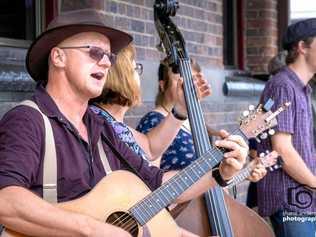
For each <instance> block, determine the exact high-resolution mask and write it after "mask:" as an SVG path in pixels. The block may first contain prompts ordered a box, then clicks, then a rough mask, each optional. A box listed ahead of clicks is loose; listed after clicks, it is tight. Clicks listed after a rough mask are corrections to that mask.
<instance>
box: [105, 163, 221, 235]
mask: <svg viewBox="0 0 316 237" xmlns="http://www.w3.org/2000/svg"><path fill="white" fill-rule="evenodd" d="M215 160H216V158H215ZM203 161H204V160H203V159H199V160H198V161H197V162H196V163H195V164H194V165H195V166H199V167H201V165H200V164H201V163H202V162H203ZM215 162H217V160H216V161H215ZM184 182H185V181H184ZM136 205H137V204H136ZM122 218H123V219H122ZM118 222H121V223H123V225H121V227H124V229H125V230H130V228H132V229H133V228H135V227H137V224H136V225H135V221H134V220H133V219H132V218H131V217H130V214H128V213H124V214H123V215H122V216H120V217H118V218H116V220H114V222H110V224H113V225H116V224H117V223H118ZM133 224H134V226H133ZM130 225H132V226H130Z"/></svg>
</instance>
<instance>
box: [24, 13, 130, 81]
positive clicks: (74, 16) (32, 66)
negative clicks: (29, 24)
mask: <svg viewBox="0 0 316 237" xmlns="http://www.w3.org/2000/svg"><path fill="white" fill-rule="evenodd" d="M105 24H106V22H105V16H104V14H103V13H102V12H101V11H96V10H79V11H72V12H69V13H66V14H62V15H59V16H57V17H56V18H55V19H54V20H53V21H52V22H51V23H50V24H49V26H48V27H47V30H46V31H45V32H43V33H42V34H41V35H39V36H38V37H37V38H36V39H35V40H34V42H33V43H32V45H31V46H30V48H29V49H28V52H27V55H26V69H27V71H28V73H29V74H30V75H31V77H32V78H33V79H34V80H35V81H43V80H47V72H48V56H49V54H50V51H51V49H52V48H53V47H55V46H56V45H58V44H59V43H60V42H62V41H63V40H65V39H66V38H69V37H71V36H73V35H75V34H78V33H82V32H98V33H101V34H103V35H105V36H106V37H107V38H108V39H109V40H110V43H111V51H112V52H113V53H118V52H119V51H120V50H121V49H122V48H124V47H126V46H127V45H128V44H129V43H130V42H131V41H132V40H133V38H132V36H130V35H129V34H127V33H125V32H123V31H120V30H116V29H113V28H110V27H107V26H106V25H105Z"/></svg>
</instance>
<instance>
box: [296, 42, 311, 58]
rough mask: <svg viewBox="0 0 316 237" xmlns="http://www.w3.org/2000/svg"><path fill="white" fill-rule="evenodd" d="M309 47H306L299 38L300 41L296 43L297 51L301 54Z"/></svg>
mask: <svg viewBox="0 0 316 237" xmlns="http://www.w3.org/2000/svg"><path fill="white" fill-rule="evenodd" d="M308 48H309V47H306V44H305V42H304V41H303V40H301V41H300V42H298V44H297V51H298V52H299V53H301V54H304V55H305V54H306V52H307V51H306V50H307V49H308Z"/></svg>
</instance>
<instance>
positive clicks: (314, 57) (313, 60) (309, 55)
mask: <svg viewBox="0 0 316 237" xmlns="http://www.w3.org/2000/svg"><path fill="white" fill-rule="evenodd" d="M305 58H306V62H307V64H308V66H309V69H310V70H311V71H312V72H313V73H316V37H314V40H313V41H312V43H311V44H310V46H309V47H308V48H307V49H306V55H305Z"/></svg>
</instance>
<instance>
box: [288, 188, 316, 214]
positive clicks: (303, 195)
mask: <svg viewBox="0 0 316 237" xmlns="http://www.w3.org/2000/svg"><path fill="white" fill-rule="evenodd" d="M287 202H288V204H289V205H291V206H295V207H297V208H300V209H306V208H309V207H311V206H312V205H315V206H316V190H315V189H311V188H308V187H306V186H305V185H298V186H296V187H291V188H288V190H287Z"/></svg>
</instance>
